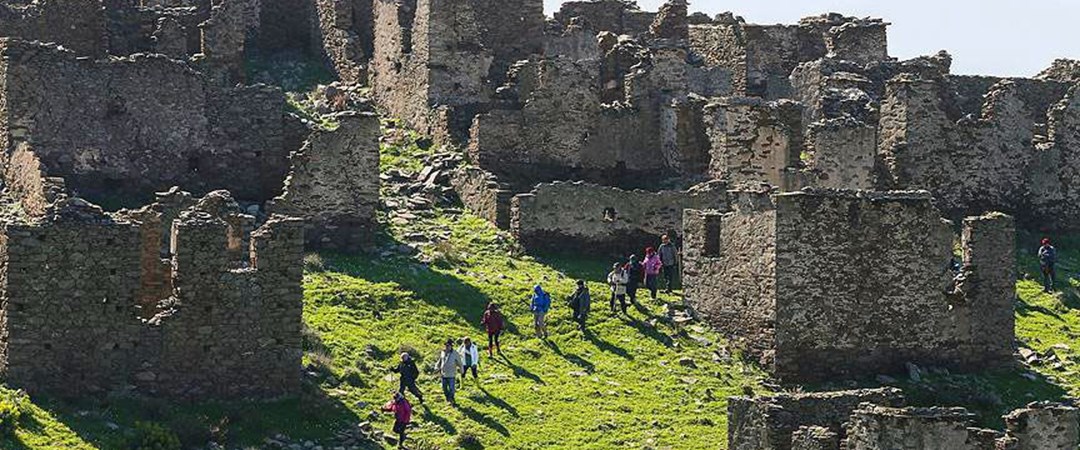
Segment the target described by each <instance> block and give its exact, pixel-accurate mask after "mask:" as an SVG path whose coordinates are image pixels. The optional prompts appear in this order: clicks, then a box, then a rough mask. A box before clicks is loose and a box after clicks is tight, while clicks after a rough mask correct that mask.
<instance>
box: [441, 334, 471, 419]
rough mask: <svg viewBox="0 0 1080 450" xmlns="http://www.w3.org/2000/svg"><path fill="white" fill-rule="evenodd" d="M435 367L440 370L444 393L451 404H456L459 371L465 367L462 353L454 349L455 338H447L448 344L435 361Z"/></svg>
mask: <svg viewBox="0 0 1080 450" xmlns="http://www.w3.org/2000/svg"><path fill="white" fill-rule="evenodd" d="M435 367H436V368H437V369H438V370H439V376H440V377H441V378H442V390H443V395H445V396H446V401H448V402H450V404H451V405H456V404H457V403H456V402H455V401H454V394H455V392H456V391H457V373H458V371H460V370H461V369H462V368H463V367H465V365H464V364H462V362H461V355H459V354H458V352H456V351H454V340H453V339H447V340H446V345H445V346H443V349H442V352H441V353H439V361H438V362H437V363H435Z"/></svg>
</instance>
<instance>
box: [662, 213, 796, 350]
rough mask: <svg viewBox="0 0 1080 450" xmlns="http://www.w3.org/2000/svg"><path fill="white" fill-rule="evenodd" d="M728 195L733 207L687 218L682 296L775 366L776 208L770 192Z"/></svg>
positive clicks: (743, 344) (739, 344)
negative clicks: (773, 359)
mask: <svg viewBox="0 0 1080 450" xmlns="http://www.w3.org/2000/svg"><path fill="white" fill-rule="evenodd" d="M730 195H731V198H730V203H729V204H723V203H720V204H715V205H710V206H708V207H707V208H706V209H707V210H702V211H698V210H686V211H685V213H684V215H683V231H684V236H685V237H684V250H683V265H682V267H683V269H682V277H683V286H684V290H685V294H684V295H685V298H686V301H687V302H688V303H690V304H691V305H693V306H694V308H695V310H697V311H698V313H699V314H700V315H701V316H702V317H706V318H708V320H709V321H710V324H711V325H712V326H714V327H717V330H718V331H719V332H721V333H722V334H724V335H726V336H729V337H730V338H731V339H732V340H733V341H734V342H733V343H734V344H735V345H736V346H738V347H740V348H750V349H753V352H756V354H758V355H760V356H761V358H760V361H761V362H762V364H763V365H765V366H766V367H771V366H772V353H773V349H774V348H775V345H776V341H775V329H774V326H775V311H776V303H775V300H776V219H775V216H774V215H773V214H772V213H771V211H772V209H773V204H772V201H771V200H770V198H769V197H768V195H767V192H738V193H732V194H730ZM729 205H730V206H729Z"/></svg>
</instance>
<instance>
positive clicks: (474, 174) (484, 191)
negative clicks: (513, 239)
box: [450, 165, 515, 230]
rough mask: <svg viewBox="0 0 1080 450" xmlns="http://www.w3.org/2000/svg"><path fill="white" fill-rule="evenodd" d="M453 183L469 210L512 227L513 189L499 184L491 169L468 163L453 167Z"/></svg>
mask: <svg viewBox="0 0 1080 450" xmlns="http://www.w3.org/2000/svg"><path fill="white" fill-rule="evenodd" d="M450 184H451V185H452V186H454V192H456V193H457V195H458V197H460V198H461V203H463V204H464V205H465V206H467V207H468V208H469V211H471V212H472V213H473V214H476V215H477V216H479V217H482V218H484V219H487V220H488V221H489V222H491V223H493V224H495V226H497V227H499V228H501V229H504V230H508V229H510V216H511V213H510V210H511V208H512V203H511V202H512V201H513V198H514V195H515V190H514V189H512V188H511V187H509V186H506V185H504V184H502V183H500V182H499V179H498V177H496V176H495V175H494V174H492V173H491V172H487V171H485V170H483V169H480V168H479V167H476V166H468V165H467V166H462V167H459V168H457V169H456V170H454V172H453V173H452V174H451V175H450Z"/></svg>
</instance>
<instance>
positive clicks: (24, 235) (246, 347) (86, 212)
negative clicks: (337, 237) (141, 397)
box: [0, 199, 303, 399]
mask: <svg viewBox="0 0 1080 450" xmlns="http://www.w3.org/2000/svg"><path fill="white" fill-rule="evenodd" d="M171 224H172V237H171V241H172V242H171V247H172V265H171V267H172V273H171V274H170V277H171V278H172V280H173V281H174V282H175V287H174V290H173V291H172V296H171V298H169V299H163V300H165V301H163V302H162V304H161V306H160V308H161V309H160V312H158V313H157V314H156V315H154V316H153V318H152V319H149V320H144V319H141V318H140V315H141V313H140V311H139V308H140V306H141V305H140V304H139V302H138V299H137V296H138V293H139V291H140V289H141V279H142V274H141V271H142V261H143V258H142V255H141V254H140V253H141V252H142V251H143V250H144V249H145V248H146V247H145V246H144V245H143V238H142V236H141V235H140V233H141V230H142V229H141V227H140V226H139V224H137V223H133V222H130V221H127V220H126V219H125V218H123V217H120V216H108V215H105V214H103V213H102V212H101V210H100V209H99V208H97V207H95V206H93V205H89V204H87V203H85V202H84V201H82V200H79V199H70V200H65V201H63V202H61V204H58V205H56V209H55V210H54V213H50V215H49V218H47V219H46V220H44V221H41V222H33V223H6V224H4V226H3V228H2V232H0V255H2V258H0V261H2V265H3V270H0V287H2V292H0V295H2V296H3V301H2V302H0V304H3V315H4V317H5V321H4V322H3V327H4V330H3V331H4V333H3V334H2V335H3V338H2V339H0V344H2V346H3V347H4V348H5V356H6V358H5V359H4V360H3V361H2V362H3V365H2V366H0V373H2V375H3V376H4V378H5V380H7V382H9V383H11V384H12V385H14V386H18V387H21V388H25V389H27V390H30V391H31V392H52V393H55V394H59V395H86V394H87V393H103V392H108V391H113V390H119V389H125V388H127V387H128V386H136V388H137V389H139V390H140V391H143V392H146V393H148V394H151V395H162V396H168V397H185V398H203V399H209V398H222V397H224V398H237V397H242V396H251V395H255V396H278V395H283V394H292V393H296V391H297V389H298V388H299V381H300V380H299V370H298V369H299V365H300V355H301V351H300V327H301V321H300V313H301V305H302V302H301V299H302V291H301V285H300V279H301V275H302V265H301V264H300V261H301V259H302V257H303V236H302V235H303V225H302V224H301V223H300V222H299V221H297V220H291V219H282V218H274V219H271V220H270V221H269V222H267V223H266V224H265V225H264V226H263V227H262V228H260V229H259V230H258V231H257V232H255V233H254V234H253V237H252V241H253V242H252V245H251V250H250V257H249V263H250V266H249V267H247V268H242V269H230V268H229V266H228V262H229V260H230V258H229V256H228V255H229V252H228V250H227V246H228V237H227V234H226V230H227V229H228V225H227V224H226V223H225V222H224V221H222V220H221V219H219V218H217V217H216V216H214V215H212V214H210V213H209V212H206V211H202V210H198V209H192V210H189V211H187V212H185V213H184V214H182V215H181V216H180V218H179V219H177V220H175V221H172V222H171ZM151 248H152V249H153V251H154V252H155V254H156V252H157V246H151ZM251 311H258V314H252V313H251Z"/></svg>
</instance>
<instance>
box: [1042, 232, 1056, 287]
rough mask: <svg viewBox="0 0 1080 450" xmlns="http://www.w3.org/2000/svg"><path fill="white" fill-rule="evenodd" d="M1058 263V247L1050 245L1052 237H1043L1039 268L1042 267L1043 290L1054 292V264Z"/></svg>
mask: <svg viewBox="0 0 1080 450" xmlns="http://www.w3.org/2000/svg"><path fill="white" fill-rule="evenodd" d="M1056 263H1057V249H1055V248H1054V246H1053V245H1050V238H1043V240H1042V246H1041V247H1039V268H1040V269H1042V276H1043V292H1046V293H1051V292H1054V264H1056Z"/></svg>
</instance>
